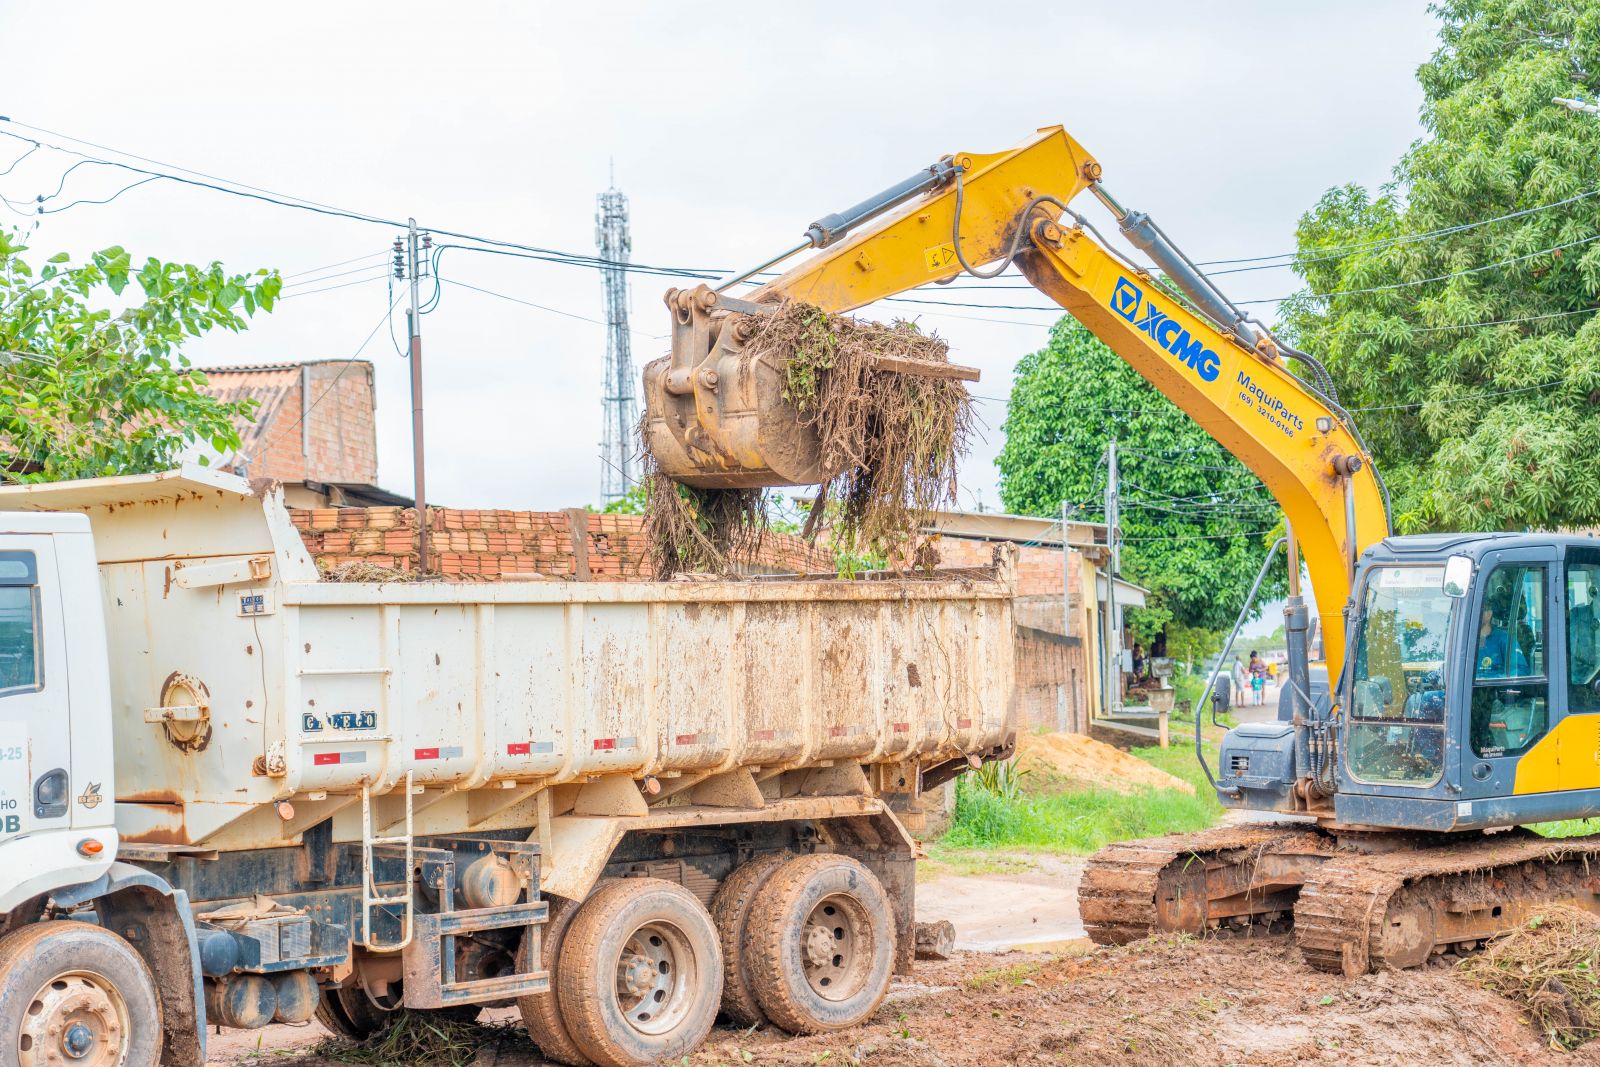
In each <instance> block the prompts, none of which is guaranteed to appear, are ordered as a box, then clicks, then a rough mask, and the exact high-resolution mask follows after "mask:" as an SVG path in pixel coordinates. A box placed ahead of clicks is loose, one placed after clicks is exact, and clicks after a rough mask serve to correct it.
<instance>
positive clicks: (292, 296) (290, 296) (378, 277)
mask: <svg viewBox="0 0 1600 1067" xmlns="http://www.w3.org/2000/svg"><path fill="white" fill-rule="evenodd" d="M387 275H388V271H385V272H384V273H383V274H374V275H373V276H372V277H370V278H357V279H356V280H355V281H353V282H340V283H339V284H338V285H325V286H323V287H322V288H321V289H299V290H296V291H295V292H292V293H284V294H283V295H281V296H279V297H278V299H279V300H296V299H299V298H300V297H302V296H310V295H312V294H313V293H331V292H333V291H334V290H335V289H348V288H350V287H351V286H352V285H370V284H371V283H373V282H381V281H383V279H384V278H385V277H386V276H387Z"/></svg>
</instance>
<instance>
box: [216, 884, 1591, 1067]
mask: <svg viewBox="0 0 1600 1067" xmlns="http://www.w3.org/2000/svg"><path fill="white" fill-rule="evenodd" d="M1009 863H1010V869H1007V870H1005V871H1003V872H987V873H984V874H981V875H975V876H962V875H954V876H949V877H942V878H937V879H935V880H933V881H930V882H925V883H923V884H921V885H919V886H918V898H919V912H920V913H921V915H922V917H923V918H949V919H951V921H953V922H954V923H955V924H956V927H957V931H958V942H960V943H962V944H965V945H979V946H987V947H989V948H990V949H991V951H969V952H963V953H961V954H960V955H958V957H957V958H956V959H953V960H949V961H946V962H941V963H922V964H919V965H918V967H917V972H916V975H915V976H914V979H913V980H910V981H899V982H896V984H895V986H894V989H893V990H892V992H891V994H890V996H889V999H888V1001H887V1002H886V1003H885V1005H884V1007H883V1009H882V1010H881V1011H880V1012H879V1013H878V1015H877V1017H876V1018H875V1019H874V1020H873V1021H872V1022H871V1023H870V1024H868V1025H867V1026H864V1027H860V1028H858V1029H856V1030H852V1031H848V1032H845V1033H840V1034H831V1035H824V1036H819V1037H804V1038H793V1037H789V1036H787V1035H784V1034H781V1033H774V1032H771V1031H765V1030H757V1031H753V1032H745V1031H740V1030H730V1029H723V1028H719V1029H717V1030H716V1031H714V1032H713V1034H712V1037H711V1039H710V1040H709V1041H708V1042H707V1043H706V1045H705V1046H704V1047H703V1048H702V1049H701V1050H700V1051H699V1052H698V1053H696V1054H695V1055H694V1056H692V1057H690V1061H689V1062H690V1063H692V1064H698V1065H704V1067H710V1065H713V1064H735V1065H737V1064H745V1063H752V1064H772V1065H785V1067H788V1065H802V1064H804V1065H822V1064H825V1065H829V1067H835V1065H838V1067H844V1065H854V1064H869V1065H884V1067H892V1065H906V1067H979V1065H990V1064H1013V1063H1015V1064H1035V1063H1037V1064H1096V1065H1098V1064H1106V1063H1109V1064H1141V1065H1143V1064H1150V1065H1158V1067H1191V1065H1193V1067H1199V1065H1205V1067H1212V1065H1216V1067H1222V1065H1227V1064H1237V1065H1240V1067H1287V1065H1289V1064H1304V1063H1326V1064H1351V1065H1375V1067H1376V1065H1384V1067H1388V1065H1395V1067H1401V1065H1404V1067H1416V1065H1428V1067H1432V1065H1441V1067H1455V1065H1461V1067H1467V1065H1491V1067H1501V1065H1504V1067H1538V1065H1550V1067H1556V1065H1561V1067H1579V1065H1600V1042H1597V1043H1596V1047H1594V1048H1585V1049H1580V1050H1579V1051H1578V1052H1576V1053H1564V1052H1557V1051H1552V1050H1550V1049H1549V1048H1548V1047H1547V1046H1546V1043H1545V1042H1544V1040H1543V1038H1542V1037H1541V1035H1540V1034H1539V1033H1538V1032H1537V1031H1536V1030H1535V1029H1534V1028H1533V1027H1531V1026H1529V1025H1528V1024H1527V1022H1526V1021H1525V1019H1524V1018H1523V1017H1522V1015H1521V1013H1519V1012H1518V1011H1517V1010H1516V1008H1515V1007H1513V1006H1512V1005H1511V1004H1510V1003H1508V1002H1506V1001H1504V1000H1502V999H1501V998H1499V997H1497V996H1495V995H1493V994H1490V993H1485V992H1483V991H1481V990H1478V989H1475V988H1474V987H1472V986H1470V985H1468V984H1467V983H1466V982H1464V981H1463V980H1461V979H1460V978H1458V977H1457V976H1456V975H1455V974H1454V973H1453V972H1452V971H1450V970H1449V969H1447V968H1443V967H1440V968H1435V969H1430V970H1425V971H1419V972H1408V973H1404V974H1381V975H1366V976H1362V977H1359V978H1342V977H1337V976H1333V975H1326V974H1320V973H1317V972H1315V971H1312V970H1310V969H1308V968H1307V967H1305V965H1304V964H1303V963H1302V962H1301V961H1300V958H1299V954H1298V953H1297V952H1296V950H1295V949H1294V947H1293V944H1292V942H1291V941H1290V939H1289V938H1288V937H1287V936H1271V937H1258V938H1254V939H1239V940H1206V941H1195V940H1191V939H1174V940H1169V941H1149V942H1143V943H1141V944H1137V945H1131V946H1128V947H1126V948H1119V949H1100V948H1094V949H1091V948H1088V947H1087V946H1085V945H1084V944H1083V943H1082V942H1077V941H1074V940H1073V931H1075V930H1077V929H1078V928H1077V927H1076V919H1077V916H1076V909H1075V907H1072V906H1071V902H1072V901H1074V900H1075V897H1076V893H1075V891H1073V890H1075V882H1076V877H1077V874H1078V872H1079V871H1081V868H1082V861H1080V860H1073V859H1061V858H1053V857H1034V858H1033V865H1032V866H1021V865H1020V864H1019V861H1018V860H1017V859H1016V858H1014V857H1013V858H1011V859H1010V861H1009ZM1063 902H1066V904H1064V903H1063ZM1035 918H1037V919H1038V921H1037V922H1035V921H1034V919H1035ZM1004 945H1026V946H1032V947H1036V948H1038V947H1044V946H1047V945H1048V946H1049V949H1050V950H1049V951H993V950H992V949H995V948H998V947H999V946H1004ZM491 1017H492V1018H497V1019H504V1020H507V1021H510V1020H512V1019H514V1018H515V1013H514V1012H504V1011H502V1012H495V1013H492V1014H491ZM321 1038H322V1034H321V1033H320V1031H319V1030H318V1028H317V1027H316V1026H315V1025H314V1024H313V1026H311V1027H308V1028H304V1029H300V1030H290V1029H288V1028H284V1027H273V1028H270V1029H269V1030H268V1031H264V1032H263V1033H262V1035H261V1043H260V1044H259V1045H258V1044H257V1035H238V1036H236V1037H231V1038H229V1039H228V1040H227V1043H226V1044H223V1043H215V1044H214V1045H213V1049H212V1056H213V1061H214V1062H216V1063H218V1064H229V1065H233V1064H239V1063H260V1062H263V1058H264V1056H270V1062H273V1063H276V1064H278V1065H280V1067H291V1065H293V1067H327V1065H330V1064H331V1063H332V1062H333V1061H330V1060H326V1059H320V1058H307V1057H305V1056H303V1055H301V1054H299V1053H300V1052H301V1051H302V1050H304V1049H305V1048H307V1047H308V1046H310V1045H312V1044H314V1043H315V1042H316V1041H318V1040H320V1039H321ZM540 1062H541V1061H540V1060H539V1059H538V1058H537V1057H534V1056H530V1055H528V1054H526V1053H524V1052H519V1051H515V1050H513V1049H510V1048H504V1049H499V1050H497V1049H494V1048H486V1049H484V1050H483V1051H482V1052H481V1053H480V1055H479V1058H478V1060H477V1061H476V1063H475V1067H490V1065H495V1067H533V1065H535V1064H539V1063H540Z"/></svg>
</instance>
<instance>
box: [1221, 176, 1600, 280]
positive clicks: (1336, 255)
mask: <svg viewBox="0 0 1600 1067" xmlns="http://www.w3.org/2000/svg"><path fill="white" fill-rule="evenodd" d="M1595 195H1600V189H1590V190H1589V191H1588V192H1584V193H1579V194H1577V195H1576V196H1569V197H1567V198H1566V199H1565V200H1556V201H1554V202H1552V203H1549V204H1540V205H1539V206H1538V207H1529V208H1522V209H1521V210H1519V211H1511V212H1508V213H1506V214H1504V215H1496V216H1494V217H1493V218H1488V219H1476V220H1474V221H1472V222H1463V223H1458V224H1456V225H1454V226H1444V227H1441V228H1439V229H1437V230H1424V231H1423V232H1421V233H1414V234H1402V235H1399V236H1396V237H1381V238H1377V239H1376V240H1372V241H1361V242H1358V243H1355V244H1349V245H1335V246H1334V247H1332V248H1322V249H1318V250H1317V251H1318V252H1319V253H1320V254H1319V255H1318V256H1316V257H1311V258H1301V259H1300V262H1302V263H1320V262H1322V261H1324V260H1328V259H1342V258H1343V257H1344V256H1347V255H1349V254H1350V253H1352V252H1362V251H1373V250H1376V249H1381V248H1391V247H1394V246H1395V245H1405V244H1415V243H1417V242H1419V241H1432V240H1437V239H1439V238H1440V237H1448V236H1450V235H1451V234H1457V233H1465V232H1467V231H1468V230H1474V229H1477V228H1478V227H1479V226H1488V225H1490V224H1491V223H1496V222H1505V221H1507V220H1508V219H1520V218H1523V217H1524V216H1527V215H1536V214H1538V213H1539V212H1541V211H1550V210H1551V209H1553V208H1558V207H1565V206H1567V205H1568V204H1575V203H1577V202H1578V201H1580V200H1587V199H1588V198H1589V197H1591V196H1595ZM1300 255H1301V254H1300V253H1299V252H1278V253H1276V254H1274V255H1270V256H1245V257H1243V258H1240V259H1208V260H1202V261H1201V262H1199V263H1197V264H1195V265H1196V266H1199V267H1217V266H1229V265H1231V264H1234V263H1261V262H1264V261H1266V260H1269V259H1294V258H1299V257H1300ZM1289 265H1292V264H1280V266H1289ZM1252 269H1262V268H1252ZM1212 273H1214V274H1235V273H1238V272H1237V271H1227V270H1219V271H1213V272H1212Z"/></svg>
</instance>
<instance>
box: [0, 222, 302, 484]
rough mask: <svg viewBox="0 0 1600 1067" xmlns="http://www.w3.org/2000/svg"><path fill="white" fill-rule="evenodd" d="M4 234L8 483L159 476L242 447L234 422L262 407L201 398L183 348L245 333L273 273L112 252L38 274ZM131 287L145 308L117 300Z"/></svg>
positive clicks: (269, 302)
mask: <svg viewBox="0 0 1600 1067" xmlns="http://www.w3.org/2000/svg"><path fill="white" fill-rule="evenodd" d="M27 251H28V249H27V246H26V245H24V244H21V243H20V241H19V238H18V236H17V235H16V234H14V233H7V232H4V231H0V477H4V478H7V479H10V480H14V481H53V480H56V479H61V478H87V477H98V476H102V475H111V474H134V473H140V472H147V471H154V470H161V469H164V468H167V467H170V466H172V465H173V464H174V463H176V462H177V461H178V458H179V456H180V455H181V453H182V452H183V451H184V449H185V448H187V447H189V446H190V445H192V444H194V443H196V442H203V443H205V444H207V445H209V446H210V447H211V448H213V449H215V450H216V451H218V452H222V453H227V452H230V451H232V450H234V449H237V448H238V447H239V444H240V441H239V434H238V431H237V430H236V429H235V422H234V420H235V419H237V418H240V417H246V416H248V415H249V414H250V412H251V411H252V410H253V408H254V403H253V402H239V403H228V402H224V401H221V400H218V399H217V398H215V397H212V396H210V395H208V394H206V393H204V392H202V391H201V386H203V385H204V384H205V376H204V375H203V374H201V373H200V372H199V371H197V370H194V369H192V368H191V367H190V366H189V361H188V360H187V359H186V358H185V357H184V356H183V355H182V353H181V352H180V348H181V346H182V345H183V343H184V342H185V341H187V340H188V339H190V338H194V337H199V336H201V335H202V334H204V333H206V332H208V331H210V330H213V329H219V328H220V329H224V330H231V331H235V332H237V331H239V330H242V329H244V328H245V327H246V325H247V320H248V318H249V317H250V316H253V315H254V314H255V313H256V312H257V311H271V310H272V306H273V303H274V302H275V301H276V299H277V296H278V291H279V288H280V287H281V285H282V280H281V279H280V278H279V276H278V275H277V274H276V273H272V272H268V271H257V272H255V273H254V274H250V275H243V274H234V275H230V274H227V273H226V272H224V271H223V269H222V266H221V265H220V264H217V263H213V264H211V265H210V266H209V267H196V266H192V265H188V264H177V263H162V262H161V261H159V260H156V259H148V260H146V261H145V263H144V265H143V266H142V267H140V268H138V269H137V270H136V269H135V268H134V267H133V262H132V257H131V256H130V255H129V254H128V253H127V252H126V251H125V250H123V249H121V248H117V247H112V248H107V249H104V250H103V251H100V252H96V253H94V254H93V255H91V256H90V257H89V261H88V262H87V263H82V264H79V265H75V266H71V265H68V260H69V257H68V256H67V255H66V254H65V253H62V254H59V255H55V256H51V257H50V258H49V259H48V260H46V261H45V262H44V263H43V264H42V265H41V266H39V267H37V268H36V267H34V266H33V265H32V264H31V263H29V261H28V260H27V259H25V258H24V255H23V254H24V253H25V252H27ZM130 281H133V282H137V283H138V286H139V290H140V291H141V293H142V297H143V299H142V300H134V301H120V300H119V299H118V298H119V297H120V296H121V295H122V293H123V291H124V290H125V289H126V288H127V286H128V283H129V282H130Z"/></svg>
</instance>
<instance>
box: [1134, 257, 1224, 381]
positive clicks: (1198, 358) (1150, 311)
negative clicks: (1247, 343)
mask: <svg viewBox="0 0 1600 1067" xmlns="http://www.w3.org/2000/svg"><path fill="white" fill-rule="evenodd" d="M1110 307H1111V310H1112V311H1115V312H1116V313H1117V314H1118V315H1121V316H1122V317H1123V318H1125V319H1127V320H1128V321H1129V322H1131V323H1133V325H1134V326H1135V327H1136V328H1138V329H1140V330H1142V331H1144V332H1145V333H1147V334H1149V335H1150V336H1151V337H1152V338H1154V339H1155V342H1156V344H1158V345H1160V346H1161V347H1162V348H1165V349H1166V350H1167V351H1168V352H1171V353H1172V354H1173V355H1174V356H1177V357H1178V360H1179V362H1181V363H1182V364H1183V365H1184V366H1186V367H1188V368H1189V369H1190V370H1192V371H1194V372H1195V373H1196V374H1198V375H1199V376H1200V380H1201V381H1203V382H1214V381H1216V380H1217V372H1218V370H1220V369H1221V362H1220V360H1219V358H1218V356H1217V354H1216V353H1215V352H1213V351H1211V349H1209V348H1207V347H1206V346H1205V342H1204V341H1197V340H1194V339H1193V338H1191V337H1190V336H1189V331H1188V330H1185V329H1184V328H1183V327H1182V326H1180V325H1179V324H1178V323H1176V322H1174V321H1173V320H1172V319H1171V318H1170V317H1169V316H1168V315H1167V313H1166V312H1165V311H1162V310H1161V309H1159V308H1157V307H1156V305H1155V303H1154V302H1153V301H1150V300H1146V299H1145V298H1144V293H1143V292H1141V291H1140V290H1139V287H1138V286H1137V285H1134V284H1133V283H1132V282H1130V281H1129V280H1128V279H1127V278H1118V279H1117V287H1116V289H1115V290H1113V291H1112V293H1111V304H1110Z"/></svg>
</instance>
